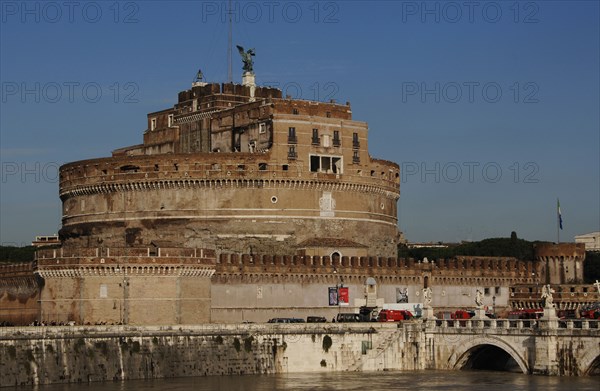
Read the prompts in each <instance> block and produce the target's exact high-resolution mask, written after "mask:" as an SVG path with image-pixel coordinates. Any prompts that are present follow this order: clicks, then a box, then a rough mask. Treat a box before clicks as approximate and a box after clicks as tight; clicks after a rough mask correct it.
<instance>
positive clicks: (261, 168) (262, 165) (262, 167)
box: [258, 163, 267, 171]
mask: <svg viewBox="0 0 600 391" xmlns="http://www.w3.org/2000/svg"><path fill="white" fill-rule="evenodd" d="M266 169H267V163H258V170H259V171H265V170H266Z"/></svg>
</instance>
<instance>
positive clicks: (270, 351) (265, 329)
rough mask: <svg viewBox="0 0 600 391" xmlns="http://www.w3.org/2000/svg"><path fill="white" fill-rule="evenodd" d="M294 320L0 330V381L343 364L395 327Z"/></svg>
mask: <svg viewBox="0 0 600 391" xmlns="http://www.w3.org/2000/svg"><path fill="white" fill-rule="evenodd" d="M295 326H296V325H256V326H254V325H205V326H185V327H184V328H171V327H140V328H137V327H127V326H106V327H103V326H95V327H77V326H75V327H43V328H41V327H24V328H6V329H0V386H1V387H5V386H16V385H33V384H51V383H82V382H91V381H111V380H126V379H155V378H169V377H185V376H210V375H230V374H269V373H285V372H288V371H289V372H316V371H340V370H349V369H350V368H351V367H352V366H353V365H356V363H357V362H358V360H359V357H360V356H361V346H362V345H363V343H364V342H363V341H369V342H368V343H369V344H374V343H375V344H376V343H378V342H380V341H382V340H383V338H384V336H387V335H390V333H391V332H394V331H397V330H398V328H397V327H396V325H373V326H372V325H369V324H368V325H366V326H365V325H361V326H354V325H341V324H340V325H327V326H326V327H323V326H315V327H310V325H309V326H308V327H307V326H306V325H297V326H298V327H295ZM375 329H378V330H379V331H382V333H375V332H374V331H375ZM307 330H308V331H307ZM324 340H325V341H331V342H330V344H329V342H324ZM324 347H327V351H326V350H325V348H324Z"/></svg>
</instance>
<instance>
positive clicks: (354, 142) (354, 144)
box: [352, 133, 360, 148]
mask: <svg viewBox="0 0 600 391" xmlns="http://www.w3.org/2000/svg"><path fill="white" fill-rule="evenodd" d="M352 148H360V141H358V133H352Z"/></svg>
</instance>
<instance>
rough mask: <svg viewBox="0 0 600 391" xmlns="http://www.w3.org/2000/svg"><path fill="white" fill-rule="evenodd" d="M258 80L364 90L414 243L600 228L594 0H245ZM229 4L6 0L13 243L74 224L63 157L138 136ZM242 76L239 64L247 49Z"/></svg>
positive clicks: (359, 93) (212, 67) (6, 178)
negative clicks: (64, 211)
mask: <svg viewBox="0 0 600 391" xmlns="http://www.w3.org/2000/svg"><path fill="white" fill-rule="evenodd" d="M233 4H234V16H233V18H234V27H233V36H234V38H233V42H234V45H235V44H240V45H242V46H244V47H246V48H249V47H254V48H255V49H256V53H257V55H256V57H255V71H256V73H257V81H258V83H259V84H269V85H274V86H278V87H280V88H282V89H284V93H287V94H290V95H292V96H295V97H298V98H304V99H315V98H317V99H320V100H324V99H329V98H334V99H337V100H338V101H340V102H346V101H350V102H351V104H352V110H353V115H354V118H355V119H357V120H361V121H366V122H368V123H369V127H370V140H369V148H370V153H371V155H372V156H374V157H377V158H383V159H387V160H391V161H394V162H397V163H398V164H399V165H400V166H401V169H402V170H403V176H402V183H401V198H400V201H399V225H400V229H401V230H402V231H403V232H404V233H405V236H406V238H407V239H408V240H409V241H460V240H478V239H482V238H486V237H501V236H503V237H506V236H509V235H510V232H511V231H516V232H517V234H518V236H519V237H522V238H526V239H529V240H549V241H555V240H556V200H557V198H560V202H561V209H562V216H563V221H564V230H563V231H561V233H560V235H561V241H572V240H573V237H574V236H575V235H578V234H582V233H587V232H591V231H598V230H600V114H599V113H600V79H599V73H600V71H599V70H600V59H599V52H600V42H599V40H600V39H599V36H600V31H599V26H600V10H599V2H597V1H479V2H470V1H458V2H453V1H444V2H441V1H428V2H421V1H418V2H413V1H398V2H391V1H320V2H317V1H291V2H285V1H271V2H269V1H257V2H253V1H247V2H235V1H234V2H233ZM226 11H227V2H226V1H205V2H196V1H123V2H115V1H95V2H86V1H80V2H71V3H69V2H63V1H58V2H53V1H49V2H48V1H45V2H41V1H39V2H38V1H28V2H22V1H1V2H0V18H1V19H0V79H1V83H2V84H1V86H2V97H1V99H2V100H1V112H0V153H1V156H0V160H1V162H2V178H1V183H0V185H1V189H0V229H1V231H0V242H2V244H16V245H25V244H28V243H29V242H30V241H31V240H32V238H33V237H34V236H35V235H38V234H52V233H56V232H58V229H59V228H60V200H59V198H58V181H57V168H58V166H60V165H61V164H64V163H67V162H71V161H76V160H81V159H87V158H95V157H103V156H109V155H110V152H111V151H112V150H113V149H116V148H119V147H123V146H126V145H132V144H138V143H140V142H141V140H142V132H143V130H144V128H145V125H146V123H145V115H146V113H148V112H151V111H156V110H160V109H163V108H166V107H169V106H172V105H173V104H174V103H175V102H176V99H177V92H178V91H180V90H183V89H186V88H189V87H190V83H191V82H192V80H193V78H194V76H195V73H196V71H197V69H198V68H201V69H202V70H203V72H204V74H205V76H206V78H207V79H208V80H209V81H214V82H223V81H226V79H227V49H226V48H227V23H226V22H225V20H226ZM233 60H234V61H233V78H234V81H237V82H240V79H241V72H242V70H241V61H240V60H239V56H238V54H237V52H235V48H234V56H233Z"/></svg>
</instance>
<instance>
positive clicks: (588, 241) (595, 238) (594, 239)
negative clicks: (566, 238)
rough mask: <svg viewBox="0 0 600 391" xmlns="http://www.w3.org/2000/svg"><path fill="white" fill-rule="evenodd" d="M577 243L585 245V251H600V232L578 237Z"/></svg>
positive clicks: (576, 237)
mask: <svg viewBox="0 0 600 391" xmlns="http://www.w3.org/2000/svg"><path fill="white" fill-rule="evenodd" d="M575 243H583V244H584V245H585V251H600V231H597V232H590V233H589V234H583V235H577V236H575Z"/></svg>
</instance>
